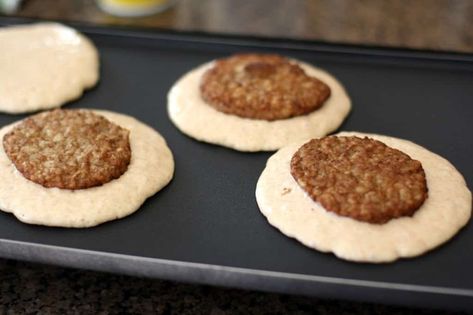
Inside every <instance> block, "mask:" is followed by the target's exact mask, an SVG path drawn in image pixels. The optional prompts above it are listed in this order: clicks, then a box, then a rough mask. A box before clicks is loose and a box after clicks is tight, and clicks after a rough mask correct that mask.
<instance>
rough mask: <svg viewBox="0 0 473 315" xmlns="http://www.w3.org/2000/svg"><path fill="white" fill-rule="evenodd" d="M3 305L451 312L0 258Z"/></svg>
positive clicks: (214, 312)
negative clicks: (291, 294) (182, 281)
mask: <svg viewBox="0 0 473 315" xmlns="http://www.w3.org/2000/svg"><path fill="white" fill-rule="evenodd" d="M0 305H1V306H0V313H1V314H37V313H39V314H66V313H67V314H117V313H120V314H182V315H185V314H211V315H228V314H298V315H304V314H320V315H328V314H337V315H345V314H346V315H348V314H350V315H362V314H379V315H401V314H402V315H408V314H417V315H440V314H446V313H445V312H442V311H433V310H419V309H408V308H401V307H393V306H385V305H375V304H367V303H356V302H347V301H336V300H320V299H317V298H310V297H302V296H290V295H283V294H272V293H261V292H254V291H244V290H236V289H222V288H215V287H210V286H199V285H190V284H182V283H175V282H170V281H160V280H152V279H141V278H135V277H129V276H120V275H112V274H106V273H99V272H92V271H83V270H74V269H66V268H59V267H51V266H45V265H38V264H32V263H23V262H16V261H11V260H3V259H0ZM448 314H452V315H454V314H458V315H460V314H462V313H453V312H448ZM464 314H466V313H464Z"/></svg>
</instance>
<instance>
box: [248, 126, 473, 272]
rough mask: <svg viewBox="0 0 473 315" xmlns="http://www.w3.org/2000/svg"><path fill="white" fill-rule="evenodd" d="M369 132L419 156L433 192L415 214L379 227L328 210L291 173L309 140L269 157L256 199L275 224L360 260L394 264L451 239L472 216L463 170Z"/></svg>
mask: <svg viewBox="0 0 473 315" xmlns="http://www.w3.org/2000/svg"><path fill="white" fill-rule="evenodd" d="M339 135H356V136H360V137H362V136H368V137H370V138H373V139H376V140H379V141H381V142H383V143H385V144H386V145H388V146H390V147H392V148H396V149H398V150H400V151H402V152H404V153H406V154H408V155H409V156H410V157H411V158H413V159H416V160H419V161H420V162H421V163H422V166H423V168H424V171H425V174H426V179H427V186H428V189H429V196H428V198H427V199H426V201H425V202H424V204H423V205H422V206H421V207H420V208H419V209H418V210H417V212H416V213H415V214H414V216H413V217H403V218H398V219H394V220H391V221H389V222H388V223H386V224H382V225H377V224H369V223H365V222H360V221H356V220H354V219H351V218H348V217H342V216H339V215H337V214H334V213H332V212H329V211H326V210H325V209H324V208H323V207H322V206H321V205H320V204H319V203H317V202H314V201H313V200H312V199H311V198H310V197H309V196H308V195H307V194H306V193H305V191H304V190H302V188H300V187H299V185H298V184H297V183H296V181H295V180H294V179H293V177H292V175H291V173H290V161H291V158H292V156H293V154H294V153H295V152H296V151H297V149H298V148H299V147H300V146H302V145H303V144H304V143H298V144H293V145H290V146H287V147H285V148H282V149H281V150H279V151H278V152H277V153H275V154H274V155H273V156H272V157H271V158H270V159H269V160H268V163H267V165H266V168H265V169H264V171H263V173H262V174H261V177H260V179H259V180H258V184H257V186H256V199H257V202H258V205H259V208H260V210H261V212H262V213H263V214H264V215H265V216H266V218H267V219H268V221H269V223H270V224H271V225H273V226H275V227H276V228H278V229H279V230H280V231H281V232H282V233H284V234H285V235H287V236H289V237H293V238H296V239H297V240H298V241H300V242H301V243H303V244H304V245H306V246H308V247H312V248H314V249H317V250H319V251H322V252H333V253H334V254H335V255H336V256H338V257H340V258H343V259H347V260H352V261H358V262H373V263H381V262H390V261H394V260H396V259H398V258H400V257H413V256H417V255H420V254H422V253H424V252H426V251H428V250H430V249H433V248H434V247H436V246H438V245H440V244H442V243H444V242H446V241H447V240H449V239H450V238H451V237H452V236H453V235H455V234H456V233H457V232H458V230H460V228H461V227H463V226H464V225H465V224H466V223H467V222H468V220H469V218H470V215H471V202H472V200H471V192H470V191H469V190H468V188H467V186H466V183H465V180H464V179H463V177H462V176H461V174H460V173H459V172H458V171H457V170H456V169H455V167H453V166H452V165H451V164H450V163H449V162H448V161H447V160H445V159H444V158H442V157H440V156H438V155H436V154H434V153H432V152H430V151H428V150H426V149H424V148H423V147H421V146H418V145H416V144H414V143H412V142H409V141H406V140H401V139H396V138H391V137H387V136H380V135H373V134H362V133H355V132H350V133H347V132H343V133H340V134H339Z"/></svg>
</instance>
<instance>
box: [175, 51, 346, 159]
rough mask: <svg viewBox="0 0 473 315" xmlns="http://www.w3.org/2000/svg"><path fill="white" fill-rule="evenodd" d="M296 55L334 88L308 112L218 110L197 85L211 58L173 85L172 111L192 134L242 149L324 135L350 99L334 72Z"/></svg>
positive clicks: (277, 145)
mask: <svg viewBox="0 0 473 315" xmlns="http://www.w3.org/2000/svg"><path fill="white" fill-rule="evenodd" d="M292 61H294V62H296V63H297V64H298V65H299V66H300V67H301V68H302V69H304V71H305V72H306V74H307V75H309V76H312V77H315V78H317V79H319V80H321V81H323V82H324V83H325V84H327V85H328V86H329V87H330V90H331V96H330V98H328V99H327V100H326V101H325V103H324V104H323V106H322V107H321V108H319V109H317V110H315V111H313V112H311V113H309V114H307V115H302V116H297V117H292V118H288V119H280V120H274V121H266V120H256V119H249V118H242V117H238V116H235V115H230V114H225V113H222V112H220V111H218V110H216V109H215V108H213V107H212V106H210V105H208V104H207V103H205V102H204V101H203V99H202V97H201V94H200V89H199V86H200V82H201V78H202V76H203V74H204V73H205V72H206V71H207V70H208V69H210V68H211V67H212V65H213V63H208V64H204V65H202V66H200V67H198V68H197V69H194V70H192V71H190V72H188V73H187V74H185V75H184V76H183V77H182V78H181V79H179V80H178V81H177V82H176V83H175V84H174V85H173V87H172V88H171V90H170V91H169V94H168V114H169V117H170V119H171V121H172V122H173V123H174V124H175V125H176V127H177V128H178V129H179V130H180V131H181V132H183V133H184V134H186V135H188V136H190V137H192V138H195V139H197V140H199V141H204V142H208V143H213V144H218V145H222V146H225V147H229V148H232V149H235V150H239V151H248V152H254V151H273V150H277V149H279V148H281V147H283V146H285V145H287V144H289V143H291V142H295V141H300V140H305V139H309V138H313V137H321V136H325V135H326V134H328V133H330V132H331V131H333V130H335V129H337V128H338V127H339V126H340V124H341V123H342V122H343V120H344V119H345V117H346V116H347V115H348V113H349V111H350V108H351V101H350V99H349V97H348V95H347V94H346V92H345V90H344V88H343V87H342V85H341V84H340V83H339V82H338V81H337V80H336V79H335V78H334V77H333V76H331V75H330V74H328V73H327V72H325V71H323V70H321V69H318V68H316V67H313V66H311V65H309V64H306V63H302V62H299V61H296V60H292Z"/></svg>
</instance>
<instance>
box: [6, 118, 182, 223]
mask: <svg viewBox="0 0 473 315" xmlns="http://www.w3.org/2000/svg"><path fill="white" fill-rule="evenodd" d="M95 112H96V113H97V114H100V115H102V116H104V117H106V118H107V119H109V120H110V121H112V122H114V123H116V124H117V125H120V126H121V127H123V128H126V129H128V130H129V131H130V147H131V154H132V155H131V161H130V164H129V165H128V170H127V171H126V172H125V173H124V174H123V175H122V176H121V177H119V178H117V179H115V180H112V181H110V182H108V183H106V184H104V185H102V186H97V187H93V188H88V189H81V190H67V189H59V188H45V187H43V186H41V185H39V184H36V183H34V182H32V181H29V180H27V179H26V178H24V177H23V175H22V174H21V173H20V172H18V171H17V169H16V168H15V166H14V165H13V164H12V162H11V161H10V160H9V159H8V157H7V155H6V154H5V151H4V149H3V145H0V147H1V148H0V174H2V180H1V181H0V209H1V210H3V211H5V212H11V213H13V214H14V215H15V216H16V217H17V218H18V219H19V220H21V221H23V222H25V223H31V224H41V225H49V226H63V227H76V228H79V227H91V226H94V225H97V224H100V223H103V222H106V221H109V220H114V219H119V218H122V217H124V216H127V215H129V214H131V213H133V212H135V211H136V210H137V209H138V208H139V207H140V206H141V204H142V203H143V202H144V201H145V200H146V198H148V197H150V196H152V195H154V194H155V193H156V192H157V191H159V190H160V189H161V188H163V187H164V186H166V185H167V184H168V183H169V181H170V180H171V178H172V176H173V173H174V161H173V157H172V153H171V151H170V150H169V148H168V147H167V145H166V142H165V140H164V139H163V138H162V137H161V136H160V135H159V134H158V133H157V132H156V131H155V130H153V129H152V128H150V127H148V126H146V125H145V124H143V123H141V122H139V121H137V120H136V119H134V118H132V117H130V116H126V115H122V114H117V113H112V112H108V111H101V110H96V111H95ZM13 126H14V124H12V125H8V126H6V127H3V128H2V129H0V139H3V136H4V135H5V134H6V133H7V132H8V131H9V130H10V129H11V128H12V127H13Z"/></svg>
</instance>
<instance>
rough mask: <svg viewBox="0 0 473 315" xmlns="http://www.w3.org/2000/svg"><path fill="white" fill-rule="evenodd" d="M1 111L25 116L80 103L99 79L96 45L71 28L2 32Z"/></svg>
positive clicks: (42, 25)
mask: <svg viewBox="0 0 473 315" xmlns="http://www.w3.org/2000/svg"><path fill="white" fill-rule="evenodd" d="M0 47H1V48H0V111H2V112H7V113H24V112H32V111H37V110H42V109H48V108H53V107H58V106H61V105H63V104H64V103H66V102H68V101H71V100H74V99H76V98H78V97H80V96H81V95H82V93H83V91H84V89H87V88H90V87H92V86H94V85H95V84H96V83H97V81H98V78H99V59H98V53H97V50H96V48H95V47H94V45H93V44H92V42H91V41H90V40H89V39H87V38H86V37H85V36H83V35H81V34H80V33H78V32H77V31H75V30H74V29H72V28H69V27H67V26H64V25H61V24H57V23H37V24H30V25H22V26H11V27H2V28H0Z"/></svg>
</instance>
